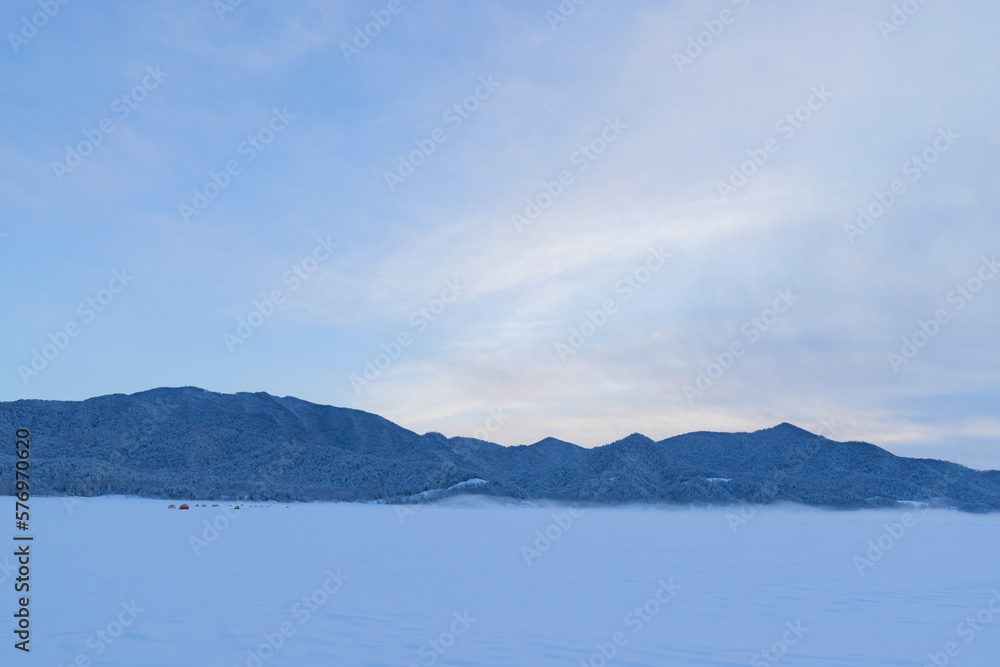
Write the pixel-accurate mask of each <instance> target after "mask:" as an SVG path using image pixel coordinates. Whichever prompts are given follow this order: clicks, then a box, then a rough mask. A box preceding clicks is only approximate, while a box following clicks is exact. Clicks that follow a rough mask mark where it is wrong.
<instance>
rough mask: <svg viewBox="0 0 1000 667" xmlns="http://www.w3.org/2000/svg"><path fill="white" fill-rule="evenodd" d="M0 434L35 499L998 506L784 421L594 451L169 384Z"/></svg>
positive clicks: (950, 473)
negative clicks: (15, 450) (26, 467)
mask: <svg viewBox="0 0 1000 667" xmlns="http://www.w3.org/2000/svg"><path fill="white" fill-rule="evenodd" d="M0 428H2V429H3V430H5V431H6V432H8V433H10V434H11V435H13V433H14V431H15V430H16V429H18V428H28V429H30V430H31V437H32V450H31V451H32V483H33V489H34V492H35V493H36V494H48V495H82V496H93V495H106V494H132V495H139V496H147V497H157V498H160V497H170V498H176V497H200V498H217V499H251V500H260V499H276V500H351V501H377V500H381V501H384V502H420V501H422V500H433V499H438V498H442V497H445V496H448V495H453V494H457V493H463V494H469V493H475V494H485V495H491V496H501V497H510V498H517V499H527V500H541V499H552V500H563V501H574V502H597V503H626V502H668V503H733V502H743V501H746V502H753V503H770V502H775V501H793V502H799V503H804V504H810V505H824V506H833V507H880V506H881V507H884V506H893V505H896V504H899V503H903V502H910V503H913V502H919V503H929V504H930V505H932V506H943V507H957V508H959V509H963V510H968V511H992V510H1000V472H998V471H987V472H982V471H975V470H970V469H968V468H965V467H963V466H960V465H957V464H954V463H948V462H945V461H938V460H933V459H910V458H902V457H898V456H895V455H893V454H891V453H889V452H887V451H885V450H883V449H880V448H878V447H876V446H875V445H871V444H868V443H863V442H843V443H841V442H834V441H832V440H828V439H826V438H824V437H821V436H817V435H814V434H812V433H809V432H808V431H804V430H802V429H800V428H797V427H795V426H792V425H791V424H781V425H779V426H776V427H774V428H770V429H765V430H761V431H757V432H754V433H709V432H698V433H689V434H686V435H681V436H676V437H673V438H668V439H666V440H662V441H659V442H654V441H653V440H651V439H650V438H647V437H645V436H642V435H639V434H633V435H630V436H628V437H626V438H624V439H622V440H619V441H617V442H614V443H611V444H609V445H605V446H603V447H597V448H594V449H585V448H583V447H578V446H576V445H573V444H571V443H568V442H563V441H561V440H556V439H555V438H546V439H544V440H541V441H540V442H537V443H535V444H533V445H526V446H518V447H502V446H500V445H497V444H494V443H489V442H485V441H482V440H477V439H474V438H447V437H445V436H443V435H441V434H439V433H427V434H424V435H418V434H416V433H414V432H412V431H409V430H407V429H404V428H402V427H400V426H398V425H396V424H393V423H392V422H390V421H388V420H386V419H383V418H382V417H379V416H377V415H374V414H370V413H367V412H362V411H359V410H351V409H346V408H336V407H330V406H323V405H316V404H313V403H308V402H306V401H301V400H299V399H296V398H288V397H286V398H279V397H276V396H271V395H269V394H266V393H256V394H249V393H240V394H218V393H213V392H208V391H204V390H202V389H197V388H194V387H184V388H178V389H154V390H151V391H145V392H140V393H137V394H132V395H123V394H114V395H110V396H102V397H99V398H93V399H89V400H86V401H79V402H70V401H37V400H22V401H15V402H10V403H0ZM12 467H13V460H12V458H11V457H4V458H3V459H0V494H12V493H13V480H14V475H13V472H12ZM476 480H480V481H476Z"/></svg>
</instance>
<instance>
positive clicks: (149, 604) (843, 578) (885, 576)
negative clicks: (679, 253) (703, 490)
mask: <svg viewBox="0 0 1000 667" xmlns="http://www.w3.org/2000/svg"><path fill="white" fill-rule="evenodd" d="M4 501H5V506H7V507H11V508H13V504H14V503H13V499H11V498H5V499H4ZM173 502H174V503H175V504H179V503H180V502H188V503H189V504H192V505H193V504H194V503H198V502H201V501H198V500H194V499H178V500H175V501H173ZM207 502H209V504H211V501H207ZM167 505H168V501H159V500H134V499H125V498H96V499H80V500H64V499H58V498H35V499H33V500H32V509H33V511H32V522H33V528H34V529H35V531H36V532H35V533H34V534H35V536H36V540H35V542H34V543H33V545H32V572H31V576H32V591H31V594H32V602H31V609H32V623H33V626H32V627H33V633H34V634H33V637H32V644H31V646H32V651H31V653H30V655H22V654H21V653H20V652H18V651H15V650H14V649H13V647H12V644H13V638H12V635H11V633H10V631H9V630H5V636H6V637H7V639H6V640H5V641H6V642H7V643H8V645H7V646H5V647H3V649H0V650H2V652H3V655H4V658H3V660H2V661H0V663H2V664H4V665H7V664H12V665H13V664H18V665H46V666H52V665H70V664H74V661H77V662H76V663H75V664H80V665H86V664H88V662H87V661H88V660H92V661H93V662H92V663H90V664H94V665H107V666H129V667H134V666H136V665H141V666H144V667H145V666H151V667H154V666H168V665H169V666H172V667H173V666H179V665H197V666H198V667H205V666H206V665H219V666H223V667H229V666H231V665H241V666H246V665H258V666H260V665H267V666H271V665H288V666H296V667H300V666H311V665H343V666H355V665H358V666H364V667H380V666H389V665H392V666H400V667H410V666H412V665H429V664H431V662H430V661H431V658H432V657H433V658H435V660H434V664H435V665H439V666H448V665H463V666H472V665H526V666H532V667H534V666H547V665H572V666H577V665H581V664H584V665H587V664H590V665H595V666H596V665H602V664H605V663H604V662H603V659H602V658H601V656H600V654H599V653H597V651H598V645H599V644H600V645H604V646H603V648H604V649H605V650H608V651H610V650H611V649H610V648H609V647H610V646H613V643H612V642H613V641H614V639H615V636H616V633H621V634H620V635H618V636H617V638H618V639H619V640H625V641H624V642H623V645H622V646H620V647H617V648H616V649H615V651H616V653H615V657H614V658H613V659H612V660H610V661H607V664H608V665H625V666H632V667H640V666H641V667H646V666H649V667H654V666H655V667H663V666H665V665H711V666H720V665H772V664H781V665H805V666H824V667H826V666H831V667H833V666H837V667H843V666H850V665H857V666H864V667H873V666H878V665H914V666H916V667H920V666H922V665H925V664H927V663H928V662H929V659H928V653H933V654H939V655H937V656H936V657H938V658H939V659H940V658H941V657H942V656H944V657H945V658H947V660H948V663H949V664H953V665H961V666H965V667H978V666H980V665H982V666H986V665H991V666H992V665H996V664H997V663H996V656H998V655H1000V627H998V626H1000V615H997V617H996V619H995V621H994V619H993V615H994V614H993V612H990V611H988V609H989V605H990V603H991V596H993V595H994V591H997V590H1000V568H998V566H997V563H998V558H997V556H998V554H997V550H998V546H1000V539H998V534H1000V533H998V529H1000V516H998V515H970V514H962V513H958V512H948V511H938V510H934V511H922V510H920V509H916V508H909V507H907V508H902V509H900V510H898V511H855V512H828V511H822V510H816V509H806V508H794V507H791V508H775V507H769V508H759V509H756V510H754V509H752V508H749V507H747V508H742V509H741V508H716V509H710V510H706V509H657V508H639V507H631V508H602V509H598V508H586V509H583V510H582V513H580V511H579V510H573V513H572V514H571V513H570V511H569V508H566V507H538V508H524V507H505V506H499V505H497V504H493V503H489V502H488V501H484V500H483V499H481V498H471V497H465V498H462V499H459V500H455V501H452V502H450V503H448V504H447V505H445V506H426V505H418V506H407V507H402V506H391V505H382V506H379V505H361V504H333V503H317V504H290V505H289V507H288V508H287V509H286V506H285V504H283V503H274V502H272V503H262V504H261V505H269V506H266V507H264V506H258V505H257V503H250V505H253V506H252V507H251V506H247V505H243V509H241V510H240V511H239V514H238V518H237V519H235V520H229V524H230V525H229V527H228V528H226V529H224V530H222V531H221V532H219V533H218V535H214V536H213V534H212V533H211V532H209V533H207V534H206V535H202V533H203V530H204V526H205V524H204V523H203V522H206V521H208V522H212V521H216V522H217V523H218V524H219V525H220V526H221V525H224V524H225V523H226V521H224V520H222V519H220V518H219V517H226V519H228V517H227V516H226V514H225V512H226V511H229V512H233V510H229V509H228V506H227V505H225V504H222V505H223V506H222V507H218V508H211V507H208V508H200V507H199V508H195V507H192V509H190V510H188V511H180V510H168V509H167ZM574 515H575V516H574ZM907 517H909V518H907ZM897 523H898V526H897V525H896V524H897ZM560 524H561V526H562V527H560ZM904 524H908V527H907V526H905V525H904ZM886 525H888V528H887V527H886ZM536 531H539V532H537V533H536ZM545 533H548V534H549V536H550V537H549V538H548V539H549V540H550V545H549V546H548V547H547V548H546V549H545V550H541V549H542V548H543V547H546V544H545V542H543V541H541V540H539V535H540V534H541V535H544V534H545ZM192 536H198V537H202V538H203V539H205V542H204V543H201V544H200V545H198V553H197V554H196V553H195V548H193V547H192V544H191V537H192ZM208 538H212V539H208ZM7 539H9V538H7ZM869 541H871V542H872V545H877V544H878V543H879V542H880V541H881V543H882V545H884V546H886V545H888V546H889V549H888V550H887V551H885V553H884V555H883V556H882V557H881V558H880V559H879V560H877V561H875V560H872V561H871V566H870V567H868V566H866V565H864V562H863V561H862V562H861V563H860V564H859V561H858V559H867V558H868V556H867V555H866V553H867V552H869V551H870V550H871V549H872V545H870V544H869ZM536 542H537V543H536ZM536 547H538V549H536ZM531 549H536V551H534V552H532V551H531ZM12 551H13V550H12V549H5V550H4V553H10V552H12ZM869 555H870V556H877V555H878V552H876V551H872V552H871V554H869ZM529 560H530V564H529V562H528V561H529ZM12 565H13V557H12V556H8V557H7V560H6V561H4V560H3V557H2V556H0V568H2V569H0V579H5V580H6V581H4V582H3V583H2V585H0V590H2V591H3V593H2V594H0V603H2V605H3V608H4V609H5V610H7V611H4V615H5V617H6V618H7V619H8V621H7V624H6V625H8V626H11V625H12V622H11V616H10V614H11V613H12V610H13V605H14V601H15V600H14V597H15V596H14V592H13V581H12V579H13V577H14V576H16V574H12V573H11V571H10V570H11V568H12ZM859 568H861V569H862V570H863V574H861V573H859ZM338 570H339V578H340V579H341V580H342V586H341V587H340V588H339V590H336V592H334V593H326V592H324V591H323V585H324V583H326V584H327V588H328V589H330V590H335V589H336V586H337V584H336V583H335V582H334V580H333V579H331V575H334V576H337V575H338ZM665 586H673V587H675V589H676V590H674V592H673V593H670V592H668V589H667V588H665ZM657 595H659V597H660V599H661V600H667V599H668V600H669V601H668V602H666V603H664V604H661V603H660V602H655V604H654V602H652V601H655V600H656V597H657ZM671 595H674V597H672V599H671ZM997 595H998V596H1000V593H998V594H997ZM309 596H313V603H312V604H313V605H314V607H315V609H314V610H312V611H310V612H309V617H308V618H306V617H305V610H306V607H304V606H302V599H303V598H304V597H307V598H308V597H309ZM324 598H325V600H324ZM996 600H997V601H995V602H993V605H994V609H997V610H1000V597H997V598H996ZM133 601H134V604H135V606H136V607H137V608H138V609H141V611H139V612H138V613H137V617H136V620H135V621H134V623H132V624H131V625H129V626H128V627H124V628H119V627H118V626H117V623H118V622H120V620H121V619H125V620H128V619H129V616H128V614H127V612H124V611H123V607H122V604H123V603H125V605H126V606H128V605H131V604H132V603H133ZM318 601H322V603H318ZM295 605H299V606H298V607H296V606H295ZM637 606H646V611H645V612H643V613H644V614H645V619H646V620H642V618H641V617H640V616H638V615H636V613H635V611H634V610H635V608H636V607H637ZM296 610H298V612H297V611H296ZM984 610H986V611H985V613H984ZM977 613H978V614H979V622H975V621H973V622H974V623H975V626H972V625H969V624H968V623H967V621H966V620H965V619H966V618H967V617H975V616H976V615H977ZM987 615H989V621H988V622H986V621H985V619H986V618H987ZM463 617H464V620H460V619H462V618H463ZM282 624H287V625H286V626H285V628H286V630H290V631H293V632H291V633H290V634H289V636H288V637H287V638H285V639H283V641H282V642H281V644H282V645H281V647H280V648H278V649H277V650H276V651H269V650H267V648H265V650H264V651H262V652H261V653H259V654H258V655H257V656H256V657H251V656H249V655H248V650H257V649H258V647H260V646H261V645H265V647H266V644H264V642H265V639H264V635H265V634H270V635H271V636H272V638H274V637H275V634H274V633H280V628H281V626H282ZM974 627H975V628H978V630H976V629H973V628H974ZM789 628H797V631H796V632H793V631H792V630H789ZM119 629H121V630H122V632H121V634H120V635H118V636H117V638H114V639H112V637H111V635H117V634H118V631H119ZM98 631H102V632H103V633H105V634H104V636H105V637H107V638H108V639H110V640H111V642H112V643H110V644H107V643H105V642H104V641H103V640H100V639H98V635H97V633H98ZM453 631H454V633H455V634H454V635H452V634H451V633H452V632H453ZM459 631H462V632H459ZM108 633H110V635H109V634H108ZM432 639H433V640H434V641H435V642H440V643H436V644H435V646H437V647H438V649H440V650H438V649H435V648H433V647H432V645H431V644H430V643H429V642H430V641H431V640H432ZM452 640H453V641H452ZM786 640H795V641H794V643H789V644H786V645H784V646H783V645H782V643H783V642H785V641H786ZM949 642H954V647H952V648H953V649H957V650H958V654H957V655H955V656H953V657H948V656H945V655H944V653H943V652H944V651H946V650H947V649H946V647H947V646H948V644H949ZM88 643H89V646H88ZM276 643H277V640H276ZM444 644H447V645H448V647H447V648H444ZM100 647H103V651H102V653H101V654H100V655H96V653H97V650H98V648H100ZM769 647H771V648H775V649H776V651H777V652H778V653H779V654H782V653H784V651H783V648H787V653H784V654H783V655H781V656H780V659H778V660H777V661H776V662H775V661H772V660H770V657H772V656H765V655H764V654H762V653H761V651H762V650H764V649H768V648H769ZM953 652H954V651H953ZM12 654H14V658H13V659H11V658H9V657H8V656H11V655H12ZM80 656H83V657H82V658H81V657H80ZM260 656H263V658H264V659H260ZM258 660H259V662H258ZM581 661H582V663H581Z"/></svg>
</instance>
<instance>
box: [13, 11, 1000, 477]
mask: <svg viewBox="0 0 1000 667" xmlns="http://www.w3.org/2000/svg"><path fill="white" fill-rule="evenodd" d="M907 12H909V13H907ZM998 18H1000V8H998V7H997V6H996V4H995V3H989V2H985V1H982V0H976V1H973V2H967V3H961V4H960V5H948V4H944V3H935V2H928V3H924V4H920V3H917V2H916V1H915V0H909V2H903V3H901V4H895V5H894V4H893V3H892V2H887V1H883V0H879V1H877V2H870V1H865V2H862V1H860V0H848V1H845V2H839V3H788V2H780V3H777V2H771V3H766V2H763V1H761V0H718V1H711V2H708V1H701V2H654V1H639V0H624V1H623V0H619V1H617V2H610V1H609V2H602V1H600V0H587V2H583V3H582V4H579V5H577V4H575V3H574V2H573V0H565V1H564V2H562V3H561V4H560V3H559V2H557V1H556V0H550V1H548V2H523V1H517V0H515V1H505V2H493V1H484V2H475V3H455V2H434V1H431V0H393V1H391V2H390V1H389V0H385V1H383V0H377V1H375V2H357V3H333V2H319V1H305V0H290V1H287V2H264V1H261V0H243V1H242V2H236V0H217V1H215V2H213V1H212V0H187V1H182V2H172V3H168V4H165V3H154V2H142V1H140V2H102V3H84V2H79V1H76V2H73V1H68V2H66V4H61V2H60V1H59V0H41V2H39V1H38V0H34V1H27V0H11V1H10V2H5V3H4V4H3V7H2V9H0V25H2V26H3V28H4V32H5V34H6V38H5V39H6V41H7V45H6V46H4V47H2V48H0V51H2V52H3V56H2V57H0V71H2V75H3V82H4V86H3V92H2V95H3V105H2V108H0V114H2V120H3V125H4V128H5V131H4V132H3V133H2V135H0V151H2V159H0V275H2V276H3V284H4V285H5V286H6V289H4V291H3V301H4V310H5V316H4V324H3V325H2V326H0V355H2V359H0V378H2V380H0V400H5V401H12V400H18V399H22V398H40V399H52V400H78V399H84V398H89V397H93V396H98V395H104V394H111V393H133V392H138V391H143V390H146V389H151V388H155V387H160V386H189V385H193V386H199V387H203V388H205V389H209V390H213V391H220V392H226V393H230V392H237V391H266V392H268V393H271V394H275V395H279V396H286V395H291V396H296V397H299V398H302V399H305V400H309V401H313V402H316V403H322V404H329V405H336V406H343V407H350V408H356V409H361V410H366V411H369V412H374V413H377V414H380V415H382V416H384V417H386V418H388V419H390V420H392V421H394V422H396V423H398V424H400V425H402V426H404V427H406V428H409V429H412V430H414V431H417V432H419V433H423V432H427V431H438V432H442V433H444V434H446V435H448V436H460V435H461V436H473V435H475V436H477V437H483V438H485V439H488V440H491V441H494V442H499V443H501V444H504V445H516V444H527V443H531V442H535V441H537V440H540V439H542V438H544V437H547V436H553V437H558V438H561V439H564V440H568V441H571V442H575V443H578V444H580V445H583V446H588V447H589V446H598V445H602V444H606V443H608V442H611V441H614V440H617V439H619V438H622V437H624V436H626V435H628V434H630V433H633V432H640V433H643V434H645V435H647V436H649V437H652V438H654V439H656V440H659V439H662V438H666V437H669V436H672V435H677V434H681V433H686V432H690V431H698V430H722V431H752V430H757V429H759V428H766V427H770V426H773V425H775V424H778V423H780V422H786V421H787V422H791V423H794V424H796V425H799V426H801V427H803V428H806V429H808V430H811V431H813V432H821V433H823V434H824V435H828V436H829V437H832V438H834V439H837V440H865V441H869V442H873V443H875V444H878V445H880V446H882V447H885V448H887V449H889V450H890V451H892V452H894V453H897V454H901V455H906V456H930V457H935V458H946V459H949V460H953V461H959V462H961V463H964V464H966V465H969V466H972V467H977V468H994V469H996V468H1000V410H998V406H1000V382H998V378H1000V352H998V346H997V338H998V337H997V323H998V322H1000V279H995V280H994V278H995V277H997V274H998V272H1000V267H998V266H997V265H996V259H997V257H998V253H1000V229H998V224H997V223H998V209H1000V206H998V199H997V193H998V192H1000V161H998V159H997V155H998V149H1000V128H998V126H997V124H996V109H997V108H998V102H1000V99H998V98H1000V95H998V92H1000V84H998V82H1000V76H998V74H1000V72H998V70H1000V67H998V65H1000V50H998V49H997V48H996V37H995V26H996V24H997V19H998Z"/></svg>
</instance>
